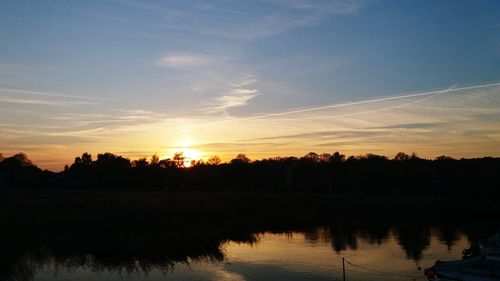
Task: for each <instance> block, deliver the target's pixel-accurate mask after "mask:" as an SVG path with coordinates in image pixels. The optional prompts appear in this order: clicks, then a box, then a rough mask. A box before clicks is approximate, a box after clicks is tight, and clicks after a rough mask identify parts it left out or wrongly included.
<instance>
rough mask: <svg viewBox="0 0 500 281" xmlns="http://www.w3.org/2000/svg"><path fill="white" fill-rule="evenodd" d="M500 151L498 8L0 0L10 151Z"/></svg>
mask: <svg viewBox="0 0 500 281" xmlns="http://www.w3.org/2000/svg"><path fill="white" fill-rule="evenodd" d="M86 151H88V152H90V153H91V154H92V155H93V156H94V157H95V156H96V154H97V153H102V152H112V153H116V154H119V155H122V156H125V157H129V158H130V159H137V158H139V157H143V156H150V155H152V154H154V153H157V154H159V155H160V156H161V157H162V158H164V157H170V156H171V155H172V154H173V153H174V152H176V151H184V152H185V153H186V155H187V156H189V157H193V158H208V157H209V156H210V155H219V156H220V157H221V158H222V159H223V160H229V159H231V158H233V157H234V156H235V155H236V154H238V153H245V154H247V156H249V157H250V158H251V159H260V158H264V157H273V156H292V155H293V156H302V155H304V154H306V153H307V152H309V151H315V152H318V153H322V152H329V153H332V152H334V151H340V152H342V153H344V154H347V155H358V154H363V153H376V154H383V155H387V156H389V157H392V156H394V154H396V153H397V152H398V151H405V152H407V153H411V152H416V153H417V154H418V155H420V156H422V157H428V158H431V157H435V156H438V155H442V154H446V155H450V156H453V157H478V156H500V1H486V0H484V1H459V0H456V1H455V0H453V1H451V0H450V1H445V0H444V1H431V0H427V1H425V0H424V1H388V0H387V1H386V0H380V1H355V0H352V1H343V0H339V1H336V0H331V1H328V0H325V1H306V0H289V1H287V0H267V1H264V0H263V1H252V0H245V1H235V0H224V1H180V0H179V1H133V0H103V1H100V0H99V1H98V0H96V1H76V0H68V1H62V0H37V1H14V0H13V1H9V0H5V1H0V152H1V153H3V154H4V155H5V156H10V155H12V154H14V153H17V152H25V153H26V154H28V156H29V158H30V159H33V160H34V162H35V163H36V164H37V165H38V166H40V167H42V168H46V169H51V170H56V171H57V170H61V169H62V168H63V167H64V165H65V164H70V163H72V162H73V159H74V157H75V156H78V155H81V153H83V152H86Z"/></svg>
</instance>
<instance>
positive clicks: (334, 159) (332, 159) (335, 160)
mask: <svg viewBox="0 0 500 281" xmlns="http://www.w3.org/2000/svg"><path fill="white" fill-rule="evenodd" d="M343 161H345V155H344V154H340V153H339V152H338V151H335V153H333V154H332V156H331V157H330V162H333V163H340V162H343Z"/></svg>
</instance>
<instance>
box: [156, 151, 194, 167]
mask: <svg viewBox="0 0 500 281" xmlns="http://www.w3.org/2000/svg"><path fill="white" fill-rule="evenodd" d="M176 153H182V156H183V157H184V167H191V161H193V160H195V161H198V160H201V159H202V158H203V156H202V154H203V153H202V152H201V151H200V150H197V149H194V148H188V147H176V148H173V149H171V150H169V153H167V154H166V155H165V156H163V157H162V158H173V157H174V155H175V154H176Z"/></svg>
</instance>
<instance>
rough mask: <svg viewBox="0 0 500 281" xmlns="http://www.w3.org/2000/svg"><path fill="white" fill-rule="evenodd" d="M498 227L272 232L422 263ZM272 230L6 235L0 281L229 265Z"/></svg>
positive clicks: (360, 227)
mask: <svg viewBox="0 0 500 281" xmlns="http://www.w3.org/2000/svg"><path fill="white" fill-rule="evenodd" d="M496 227H497V226H493V225H492V226H489V227H484V226H483V227H481V228H478V227H476V226H461V227H457V226H449V225H446V226H437V227H436V226H433V227H432V226H430V225H423V224H411V225H410V224H399V225H398V224H395V225H390V224H377V225H366V224H345V223H343V224H335V223H332V224H331V225H329V226H328V225H327V226H322V227H318V228H314V227H308V228H307V229H300V228H296V227H294V228H286V227H283V228H281V229H273V232H275V233H280V232H289V231H293V232H299V233H303V234H304V237H305V239H307V240H309V241H311V242H314V241H319V240H321V241H328V242H330V243H331V247H332V250H333V251H335V252H337V253H341V252H342V251H344V250H347V249H349V250H356V249H357V247H358V243H359V242H358V241H359V240H363V241H364V242H367V243H369V244H378V245H383V244H384V242H385V241H386V240H387V239H388V237H389V236H390V235H391V234H392V235H394V237H396V239H397V242H398V244H399V246H400V247H401V248H402V249H403V250H404V251H405V253H406V257H407V258H408V259H413V260H415V261H418V260H419V259H421V258H422V252H423V251H424V250H425V249H426V248H427V247H428V246H429V244H430V239H431V235H432V233H434V234H435V235H436V236H437V237H438V239H439V241H440V242H442V243H443V244H446V245H447V246H448V248H450V247H451V246H452V245H453V244H454V242H456V241H457V240H458V239H460V236H461V235H462V234H465V235H466V236H467V238H468V239H469V240H483V239H485V238H487V237H489V236H490V235H491V234H492V233H494V231H495V230H496ZM267 230H268V229H252V230H248V229H245V230H241V229H235V228H231V227H228V228H223V229H221V228H217V229H214V228H212V229H210V228H206V229H201V228H192V229H177V230H176V229H154V228H150V229H145V230H141V229H128V230H124V229H120V230H119V231H117V230H106V231H96V230H93V231H90V230H83V229H76V230H64V231H62V230H61V229H57V228H54V229H44V230H43V231H33V230H27V229H25V231H22V230H19V229H18V231H4V232H2V233H1V234H0V243H1V244H2V245H1V249H2V254H1V256H0V280H32V279H33V278H34V276H35V274H36V272H37V271H39V270H41V269H43V268H46V267H51V268H53V269H55V271H60V270H75V269H78V268H86V269H90V270H92V271H115V272H120V273H129V274H130V273H135V272H145V273H147V272H150V271H151V270H153V269H155V270H160V271H162V272H164V273H168V272H173V271H175V268H176V266H177V265H179V264H189V263H191V262H193V261H203V260H204V261H213V262H220V261H223V260H224V259H225V253H224V249H223V247H222V245H223V244H224V243H225V242H227V241H235V242H239V243H249V244H256V243H258V237H259V235H258V234H259V233H262V232H265V231H267Z"/></svg>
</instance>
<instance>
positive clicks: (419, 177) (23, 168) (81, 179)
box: [0, 152, 500, 198]
mask: <svg viewBox="0 0 500 281" xmlns="http://www.w3.org/2000/svg"><path fill="white" fill-rule="evenodd" d="M185 164H186V162H185V158H184V157H183V155H182V153H177V154H175V156H174V157H173V158H172V159H163V160H160V159H159V157H158V156H156V155H154V156H153V157H151V160H150V161H147V160H146V158H142V159H139V160H134V161H130V160H129V159H127V158H124V157H121V156H118V155H115V154H111V153H103V154H98V155H97V158H96V159H93V158H92V156H91V155H90V154H88V153H84V154H83V155H82V156H81V157H76V158H75V161H74V163H73V164H71V165H70V166H66V167H65V170H64V171H62V172H59V173H54V172H50V171H46V170H45V171H42V170H41V169H39V168H38V167H36V166H35V165H34V164H33V163H32V162H31V161H30V160H29V159H28V158H27V156H26V155H25V154H23V153H19V154H16V155H14V156H12V157H8V158H3V157H1V155H0V188H7V189H40V190H42V189H73V190H74V189H87V190H170V191H264V192H326V193H334V194H348V195H403V196H419V195H422V196H458V197H474V198H489V197H491V196H498V195H500V186H499V184H498V183H499V182H500V158H492V157H484V158H476V159H459V160H457V159H453V158H451V157H447V156H440V157H437V158H436V159H433V160H428V159H422V158H419V157H418V156H416V155H415V154H412V155H408V154H405V153H402V152H400V153H398V154H397V155H396V156H395V157H394V158H393V159H388V158H387V157H385V156H380V155H375V154H366V155H362V156H357V157H354V156H351V157H348V158H346V157H345V156H344V155H342V154H340V153H338V152H335V153H333V154H316V153H313V152H311V153H308V154H306V155H305V156H303V157H300V158H297V157H276V158H269V159H262V160H256V161H251V160H250V159H249V158H248V157H246V156H245V155H244V154H239V155H237V156H236V158H234V159H232V160H231V161H230V162H229V163H221V161H220V158H218V157H216V156H214V157H211V158H210V159H208V160H207V161H191V163H189V164H190V165H189V166H190V167H189V168H186V167H185Z"/></svg>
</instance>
